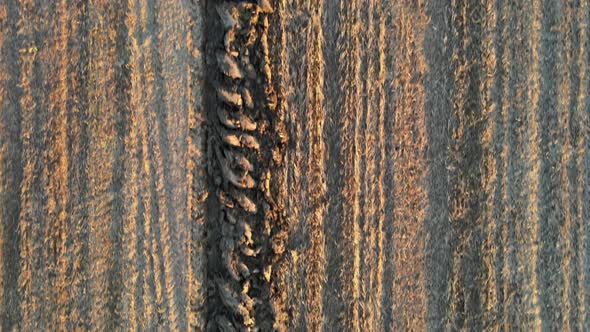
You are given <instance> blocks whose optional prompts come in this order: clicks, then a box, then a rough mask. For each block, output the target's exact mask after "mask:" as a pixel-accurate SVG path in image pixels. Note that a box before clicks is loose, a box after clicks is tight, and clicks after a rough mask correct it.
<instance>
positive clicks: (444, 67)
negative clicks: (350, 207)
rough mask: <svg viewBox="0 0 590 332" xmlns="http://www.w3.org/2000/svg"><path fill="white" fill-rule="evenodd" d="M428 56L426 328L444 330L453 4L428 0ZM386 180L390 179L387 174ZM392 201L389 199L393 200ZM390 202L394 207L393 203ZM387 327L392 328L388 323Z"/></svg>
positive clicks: (448, 269) (448, 261) (449, 263)
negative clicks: (450, 42) (451, 14)
mask: <svg viewBox="0 0 590 332" xmlns="http://www.w3.org/2000/svg"><path fill="white" fill-rule="evenodd" d="M426 12H427V15H428V17H429V22H430V23H429V24H428V26H427V27H426V34H425V44H427V45H431V47H426V48H425V50H424V52H425V56H426V59H427V61H428V68H429V71H428V72H427V75H426V77H425V81H424V85H425V92H426V112H425V117H426V118H425V121H426V131H427V138H428V142H429V145H430V148H429V149H428V151H427V158H428V176H427V179H426V183H427V186H428V202H429V205H428V209H427V210H426V219H425V224H424V227H425V234H424V236H425V268H426V271H428V273H427V274H426V276H425V277H426V278H425V283H426V285H427V289H426V291H427V295H428V297H427V298H428V310H427V312H428V313H427V318H428V321H427V323H428V324H427V325H426V327H427V329H428V330H442V329H444V328H445V327H446V326H447V324H448V317H449V315H448V301H449V300H448V292H449V289H450V288H449V287H450V283H449V280H450V276H451V274H450V272H451V267H452V261H451V260H452V256H451V254H450V252H451V247H450V242H449V241H450V238H449V236H448V234H450V229H451V224H450V221H449V212H450V211H449V209H450V206H449V198H448V197H449V186H450V183H449V169H448V168H447V166H448V161H447V160H448V158H449V157H448V151H449V144H450V140H449V136H448V135H447V128H448V119H449V117H450V110H451V109H452V104H451V102H450V101H451V93H452V91H451V86H452V81H451V78H452V71H451V68H452V66H451V45H450V44H449V39H450V36H451V27H450V12H451V7H450V1H448V2H440V3H437V2H429V3H428V6H427V8H426ZM386 177H387V176H386ZM388 201H390V200H388ZM390 204H391V203H390ZM386 326H388V325H386Z"/></svg>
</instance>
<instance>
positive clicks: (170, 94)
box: [147, 1, 188, 330]
mask: <svg viewBox="0 0 590 332" xmlns="http://www.w3.org/2000/svg"><path fill="white" fill-rule="evenodd" d="M164 3H165V2H156V3H149V1H148V8H155V9H154V11H153V13H152V12H151V11H150V14H148V15H149V16H148V17H149V19H148V20H149V21H148V22H151V23H147V28H148V30H149V31H150V33H151V38H152V44H151V46H152V47H153V49H152V50H151V52H152V53H151V54H152V56H153V60H152V61H153V70H154V71H155V73H154V78H155V81H154V84H155V86H154V89H155V91H154V93H155V98H156V99H155V104H156V105H155V106H156V107H157V108H156V109H157V110H158V112H157V113H156V114H158V115H160V116H157V117H156V121H157V122H156V123H155V124H154V128H153V129H154V133H155V137H157V142H156V143H155V144H156V145H155V149H154V152H155V155H154V156H155V158H156V160H155V162H156V165H157V170H158V171H157V172H156V176H157V180H156V189H157V190H158V191H159V192H158V199H159V201H160V203H159V204H160V205H159V206H160V209H161V211H160V213H161V216H160V220H159V228H160V232H161V233H160V236H161V238H160V241H161V242H162V246H163V255H162V256H163V261H164V280H165V289H166V296H167V301H168V317H167V319H168V320H169V322H170V328H171V329H172V330H176V329H177V328H178V327H177V324H178V325H180V326H186V321H185V317H184V316H183V315H179V312H184V308H182V307H183V306H184V305H185V304H184V303H185V294H182V293H181V291H182V290H184V289H185V286H184V282H183V281H182V279H181V278H180V276H182V275H185V274H186V271H184V270H183V269H182V266H181V264H178V262H179V261H181V262H182V261H184V259H185V258H184V252H183V250H182V249H183V248H184V241H185V239H186V231H185V229H186V228H183V227H182V226H183V225H185V224H186V219H182V218H181V217H182V215H181V217H179V216H177V213H176V211H178V210H179V209H180V207H181V205H180V203H181V201H179V198H180V197H185V195H186V193H185V192H184V191H185V190H186V189H185V188H184V187H182V186H175V185H174V183H184V182H185V181H186V178H184V175H185V174H184V172H182V171H181V169H179V167H178V166H177V165H180V164H179V163H178V161H179V155H180V156H184V155H185V154H186V146H184V147H182V149H181V147H180V146H181V144H182V136H181V135H179V134H180V133H185V132H186V128H187V126H186V125H187V124H186V116H182V114H183V113H182V112H186V109H187V96H186V91H185V90H184V89H183V88H186V83H187V76H186V71H184V70H182V69H183V68H182V66H183V65H185V64H186V63H187V56H188V54H187V52H186V49H185V48H182V47H181V46H180V45H181V44H182V43H183V42H184V41H186V35H187V34H186V24H185V23H186V22H184V19H185V15H184V6H185V4H182V5H181V4H180V3H177V4H175V5H172V4H169V5H163V4H164ZM152 15H153V16H152ZM176 17H181V18H182V19H177V18H176ZM160 19H161V20H162V22H163V23H165V24H163V25H162V24H159V23H160ZM162 27H163V29H162ZM176 31H180V40H176V39H175V34H174V33H173V32H176ZM177 94H180V95H177ZM185 115H186V114H185ZM170 124H172V125H173V126H174V127H173V128H175V130H174V131H169V130H168V126H169V125H170ZM176 130H177V131H176Z"/></svg>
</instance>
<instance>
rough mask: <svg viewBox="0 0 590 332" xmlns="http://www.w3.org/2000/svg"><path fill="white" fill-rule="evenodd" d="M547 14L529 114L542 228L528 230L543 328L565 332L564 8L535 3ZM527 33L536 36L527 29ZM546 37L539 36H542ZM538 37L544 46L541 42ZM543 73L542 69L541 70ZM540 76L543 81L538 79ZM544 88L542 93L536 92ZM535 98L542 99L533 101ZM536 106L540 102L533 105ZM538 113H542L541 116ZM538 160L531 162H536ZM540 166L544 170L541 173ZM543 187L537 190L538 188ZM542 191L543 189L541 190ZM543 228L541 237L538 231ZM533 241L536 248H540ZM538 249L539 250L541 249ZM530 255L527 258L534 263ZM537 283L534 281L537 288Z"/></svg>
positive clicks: (538, 46)
mask: <svg viewBox="0 0 590 332" xmlns="http://www.w3.org/2000/svg"><path fill="white" fill-rule="evenodd" d="M537 6H539V7H540V9H541V13H542V14H541V15H540V21H539V23H540V24H541V26H540V29H535V28H536V26H535V24H536V22H537V21H536V18H537V17H538V16H536V15H534V14H533V18H534V19H535V20H534V21H533V23H532V27H531V28H532V29H533V30H534V31H535V32H533V33H532V41H531V48H532V52H533V53H532V54H533V57H535V56H537V54H536V52H538V57H539V60H538V64H537V61H536V59H534V60H533V61H534V63H533V64H532V65H531V67H532V68H530V73H531V75H532V76H533V77H539V81H540V82H539V83H538V84H536V82H533V83H532V84H529V88H530V89H531V93H537V91H538V93H539V97H538V103H537V102H533V103H531V105H537V109H536V110H535V111H532V110H531V111H529V112H528V114H529V115H530V116H531V122H530V123H531V127H530V136H529V137H530V138H531V142H530V143H529V144H530V145H529V146H528V147H529V150H528V151H531V153H530V154H529V155H531V156H538V158H539V162H538V163H537V164H536V165H534V166H533V167H531V170H533V171H534V173H532V174H530V176H531V177H532V176H536V177H537V179H538V187H537V186H532V188H531V187H529V190H528V191H527V192H528V193H530V194H532V195H535V194H536V195H535V196H533V197H530V202H531V203H533V202H534V203H535V204H536V209H531V210H530V212H533V213H534V212H535V210H537V211H538V216H537V217H536V218H538V221H539V223H538V226H537V223H536V222H535V221H536V218H534V219H533V220H532V221H533V222H535V225H532V227H531V228H532V229H527V230H526V232H523V234H522V235H524V234H531V232H532V233H536V234H538V245H539V248H538V252H533V253H531V254H532V255H535V256H537V257H538V259H539V261H538V265H537V266H536V275H537V278H538V290H539V295H538V296H539V300H540V304H541V306H540V307H541V308H540V309H541V311H540V318H541V323H542V328H543V329H547V330H556V329H559V328H560V325H561V317H563V309H564V308H563V306H562V305H561V299H560V294H562V293H563V275H562V273H561V270H560V265H561V264H562V261H563V255H562V251H561V248H559V247H558V245H559V234H560V228H561V227H560V226H561V225H562V224H563V214H562V213H563V206H562V205H561V202H560V200H559V194H560V189H561V188H560V185H559V147H558V145H559V141H558V137H559V132H558V131H559V127H558V126H559V113H558V107H559V100H558V99H559V98H558V86H557V81H558V79H559V77H560V75H559V74H560V73H559V68H558V66H559V61H560V60H561V59H560V57H561V54H562V52H557V47H558V46H559V45H558V40H559V31H558V29H559V18H560V16H561V15H560V13H559V11H560V8H559V6H558V4H557V3H555V2H553V1H541V3H539V4H537V3H536V2H534V3H533V13H536V10H535V9H534V8H535V7H537ZM527 31H532V30H529V29H527ZM538 33H540V35H539V36H537V34H538ZM537 38H538V39H539V43H537ZM537 69H538V70H537ZM537 75H538V76H537ZM537 87H538V90H537V89H536V88H537ZM533 99H536V98H534V97H533ZM531 101H536V100H531ZM537 110H538V113H537V112H536V111H537ZM535 161H536V160H535V159H534V157H533V158H531V162H532V163H534V162H535ZM537 167H538V168H537ZM534 187H537V188H534ZM535 189H537V190H535ZM537 227H538V233H537V232H535V230H536V229H535V228H537ZM536 244H537V243H536V242H533V245H536ZM535 247H536V246H535ZM530 257H531V256H530V255H526V256H525V257H523V259H526V260H530ZM532 283H534V281H533V282H531V284H532Z"/></svg>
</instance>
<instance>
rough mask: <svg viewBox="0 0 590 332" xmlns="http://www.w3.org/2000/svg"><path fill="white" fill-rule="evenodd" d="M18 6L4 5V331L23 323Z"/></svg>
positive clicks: (0, 53)
mask: <svg viewBox="0 0 590 332" xmlns="http://www.w3.org/2000/svg"><path fill="white" fill-rule="evenodd" d="M18 15H19V8H18V4H17V3H15V1H4V2H2V3H1V4H0V169H1V170H0V229H1V232H0V233H2V234H0V264H1V266H0V271H2V274H1V275H0V288H1V290H0V294H1V297H0V329H2V330H3V331H9V330H12V329H13V328H16V324H18V322H19V320H20V295H19V292H18V282H19V275H20V272H21V271H20V264H21V262H20V255H19V248H20V242H21V238H20V231H19V228H18V225H19V211H20V208H21V200H20V188H19V186H20V184H21V182H22V179H23V156H22V148H23V142H22V140H21V117H22V109H21V106H20V103H18V102H17V101H18V100H20V98H21V94H22V90H21V88H20V87H19V84H20V81H21V75H22V74H21V67H20V66H17V65H13V64H16V63H18V62H17V61H18V59H19V53H18V50H19V48H20V45H21V40H22V38H20V36H17V25H16V22H17V18H18Z"/></svg>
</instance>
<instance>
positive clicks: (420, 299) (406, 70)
mask: <svg viewBox="0 0 590 332" xmlns="http://www.w3.org/2000/svg"><path fill="white" fill-rule="evenodd" d="M396 8H397V9H398V10H399V12H398V13H396V22H395V24H394V26H395V27H396V40H398V41H399V44H398V47H397V48H396V51H397V53H396V61H395V64H396V69H395V76H394V77H395V81H394V87H395V90H396V92H395V95H396V97H397V98H396V100H395V110H396V112H395V124H394V130H393V133H392V134H393V140H394V144H395V145H394V152H393V154H394V165H393V167H394V169H395V175H394V179H395V188H394V191H393V195H392V196H393V199H394V200H395V204H396V205H395V208H394V210H393V217H394V224H393V227H394V229H393V244H394V246H395V256H394V269H395V271H394V273H395V275H394V278H395V279H394V286H393V293H392V296H393V317H394V324H393V329H394V330H399V329H403V328H404V327H406V326H412V327H414V328H416V329H417V330H423V329H424V328H425V326H426V289H425V283H424V280H425V273H424V266H425V262H424V221H425V220H424V219H425V215H426V214H425V212H426V210H427V196H426V190H425V188H424V177H425V172H424V169H425V160H424V153H425V151H426V144H427V138H426V133H425V122H424V121H425V116H424V107H425V95H424V93H425V92H424V75H425V72H426V70H427V64H426V61H425V59H424V53H423V49H422V47H421V45H423V42H424V29H425V26H426V21H427V19H426V16H425V12H424V7H423V4H419V3H414V4H399V5H397V6H396ZM402 50H405V51H402Z"/></svg>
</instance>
